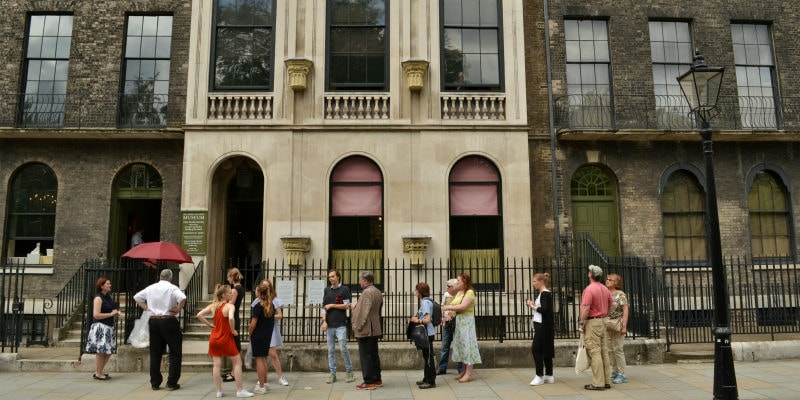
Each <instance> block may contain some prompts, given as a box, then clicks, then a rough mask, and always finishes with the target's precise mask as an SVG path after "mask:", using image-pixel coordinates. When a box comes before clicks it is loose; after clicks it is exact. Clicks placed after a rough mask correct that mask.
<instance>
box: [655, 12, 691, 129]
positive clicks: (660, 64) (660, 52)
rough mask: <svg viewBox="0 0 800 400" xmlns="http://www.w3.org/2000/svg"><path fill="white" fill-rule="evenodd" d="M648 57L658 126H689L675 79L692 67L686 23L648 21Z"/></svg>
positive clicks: (687, 107)
mask: <svg viewBox="0 0 800 400" xmlns="http://www.w3.org/2000/svg"><path fill="white" fill-rule="evenodd" d="M649 25H650V58H651V60H652V62H653V92H654V93H655V96H656V113H657V115H658V120H657V121H658V126H659V127H665V128H668V127H691V126H692V125H691V121H690V120H689V118H688V115H689V105H688V104H687V103H686V99H685V98H684V96H683V92H681V87H680V85H678V80H677V77H679V76H680V75H681V74H682V73H684V72H686V71H688V70H689V67H691V66H692V61H693V60H692V58H693V54H694V52H693V51H692V36H691V31H690V30H689V23H688V22H678V21H650V24H649Z"/></svg>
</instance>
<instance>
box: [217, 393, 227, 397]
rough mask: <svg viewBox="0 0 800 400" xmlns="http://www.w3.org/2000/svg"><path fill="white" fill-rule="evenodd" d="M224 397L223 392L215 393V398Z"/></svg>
mask: <svg viewBox="0 0 800 400" xmlns="http://www.w3.org/2000/svg"><path fill="white" fill-rule="evenodd" d="M220 397H225V392H217V398H220Z"/></svg>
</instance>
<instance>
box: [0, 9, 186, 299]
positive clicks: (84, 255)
mask: <svg viewBox="0 0 800 400" xmlns="http://www.w3.org/2000/svg"><path fill="white" fill-rule="evenodd" d="M190 12H191V4H190V2H189V1H160V2H152V1H137V0H133V1H16V0H11V1H5V2H4V3H3V7H2V8H0V36H2V37H3V41H2V43H0V54H3V61H2V65H3V67H2V68H1V69H0V97H2V100H0V109H2V116H0V210H2V214H0V221H1V222H0V226H2V229H0V249H2V256H3V257H6V259H7V260H8V259H10V258H12V257H13V258H14V259H15V260H20V259H23V258H25V257H26V256H27V255H28V254H29V253H30V252H31V248H30V247H31V245H32V244H33V243H34V242H35V243H40V245H41V246H40V247H41V249H40V252H41V256H42V257H39V258H37V259H39V260H40V262H39V263H29V265H28V268H27V270H26V271H27V272H28V276H27V277H26V280H25V285H26V290H29V291H30V293H37V294H39V295H43V296H49V295H53V294H54V293H55V292H57V291H58V290H59V289H60V288H61V286H62V285H63V283H64V282H65V281H66V280H67V279H69V277H71V276H72V274H73V273H74V271H75V270H77V269H78V268H79V267H80V265H81V263H83V262H84V260H86V259H88V258H107V257H110V258H114V257H118V256H119V255H120V254H121V252H122V251H124V250H125V249H126V246H127V245H128V243H127V241H128V240H129V237H130V232H126V231H128V230H130V229H132V228H133V227H132V226H130V223H131V222H135V221H138V219H142V220H147V221H148V223H149V224H150V225H151V226H150V227H149V229H148V230H149V232H150V235H151V236H150V240H159V239H163V240H172V241H178V240H179V210H180V196H181V176H182V171H181V167H182V154H183V134H182V125H183V121H184V119H185V111H184V110H185V101H186V71H187V64H188V50H189V43H188V39H189V24H190V19H191V15H190ZM48 18H50V20H48ZM159 18H160V19H159ZM143 21H144V22H143ZM157 21H160V25H159V23H158V22H157ZM142 26H144V28H142ZM155 26H159V27H161V30H160V31H159V32H158V33H152V32H149V28H153V27H155ZM169 28H171V29H169ZM153 38H156V39H154V40H158V41H159V42H158V43H159V45H160V46H161V50H159V52H161V53H164V54H159V55H154V54H151V55H148V52H149V51H150V50H151V49H152V48H154V47H155V45H154V43H155V42H149V44H148V42H147V41H148V40H150V39H153ZM137 40H138V42H137ZM134 42H136V44H134ZM142 42H145V44H144V45H142V44H141V43H142ZM131 63H134V64H136V65H137V66H139V65H141V66H143V65H145V64H147V63H149V64H148V65H155V64H157V63H160V64H159V66H158V68H157V69H156V72H155V73H154V72H153V71H152V70H151V71H147V70H146V68H145V67H141V70H137V71H134V68H132V67H131V65H132V64H131ZM47 64H50V65H55V68H51V67H48V66H47ZM167 65H168V67H167ZM166 75H168V78H167V76H166ZM131 77H132V78H131ZM132 82H139V83H142V82H144V84H143V85H142V86H140V87H139V88H138V89H136V88H134V90H138V92H136V93H132V92H131V84H132ZM148 85H150V86H148ZM159 85H160V88H156V89H153V87H157V86H159ZM132 98H133V99H134V101H130V100H129V99H132ZM136 107H139V109H138V110H137V109H136ZM132 170H133V171H139V172H141V171H145V174H151V175H153V176H152V177H151V178H152V179H151V184H152V185H151V186H152V187H149V190H145V191H138V192H137V190H138V189H141V187H139V185H140V183H131V180H130V177H129V176H128V177H124V176H122V174H124V173H131V171H132ZM31 171H37V172H42V171H44V172H45V173H46V174H47V175H49V178H48V179H49V182H50V185H51V186H55V187H56V189H53V188H52V187H51V188H49V189H47V190H49V191H50V193H48V195H50V196H52V199H50V198H48V199H50V202H51V203H52V204H57V206H55V207H50V208H48V209H47V210H46V211H44V212H43V211H42V210H44V206H42V208H41V209H38V210H36V209H35V207H33V206H31V204H32V203H31V204H27V205H26V204H23V203H24V202H25V201H24V198H25V197H26V196H28V197H31V198H33V197H36V196H39V195H40V194H41V193H39V192H38V190H39V189H37V188H35V186H36V185H39V184H40V183H41V182H40V181H39V180H37V178H36V177H32V176H31V174H30V173H29V172H31ZM139 172H137V173H139ZM153 172H155V174H153ZM126 185H127V186H126ZM153 185H154V186H153ZM145 186H147V185H146V184H145ZM120 188H121V189H120ZM47 190H46V191H47ZM148 196H150V197H152V196H157V198H151V199H146V197H148ZM148 201H150V202H151V203H148ZM153 201H155V202H154V203H153ZM148 204H149V205H148ZM154 204H158V205H154ZM38 205H41V204H38ZM143 205H144V207H143ZM144 213H149V214H151V215H148V216H144V215H140V216H137V214H144ZM137 223H139V222H137ZM45 247H47V248H52V250H53V251H52V256H49V257H48V256H47V254H46V248H45ZM112 253H113V254H112ZM28 260H29V261H30V260H31V259H28Z"/></svg>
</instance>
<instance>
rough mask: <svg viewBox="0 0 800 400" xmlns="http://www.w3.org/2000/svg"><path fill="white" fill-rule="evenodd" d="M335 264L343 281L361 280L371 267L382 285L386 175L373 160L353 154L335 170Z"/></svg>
mask: <svg viewBox="0 0 800 400" xmlns="http://www.w3.org/2000/svg"><path fill="white" fill-rule="evenodd" d="M330 187H331V193H330V201H331V217H330V230H329V234H330V250H331V263H330V264H331V265H330V266H331V267H333V268H337V269H339V271H340V272H341V274H342V282H349V283H351V284H352V283H355V282H358V273H359V271H362V270H371V271H373V273H374V274H375V285H376V286H377V287H381V286H380V285H381V282H382V281H383V280H382V279H383V277H382V265H383V262H382V260H383V176H382V175H381V171H380V169H378V166H377V165H376V164H375V163H374V162H373V161H372V160H370V159H368V158H366V157H362V156H352V157H348V158H346V159H344V160H342V161H340V162H339V163H338V164H337V165H336V167H335V168H334V169H333V172H332V173H331V186H330Z"/></svg>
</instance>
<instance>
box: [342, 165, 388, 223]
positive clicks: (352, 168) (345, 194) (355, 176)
mask: <svg viewBox="0 0 800 400" xmlns="http://www.w3.org/2000/svg"><path fill="white" fill-rule="evenodd" d="M382 180H383V179H382V177H381V172H380V171H379V170H378V167H377V166H376V165H375V163H373V162H372V161H370V160H369V159H367V158H365V157H350V158H347V159H345V160H342V161H341V162H340V163H339V164H338V165H337V166H336V168H335V169H334V170H333V174H332V175H331V203H332V210H331V214H332V215H333V216H345V215H373V216H379V215H382V213H383V193H382V192H381V182H382Z"/></svg>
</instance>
